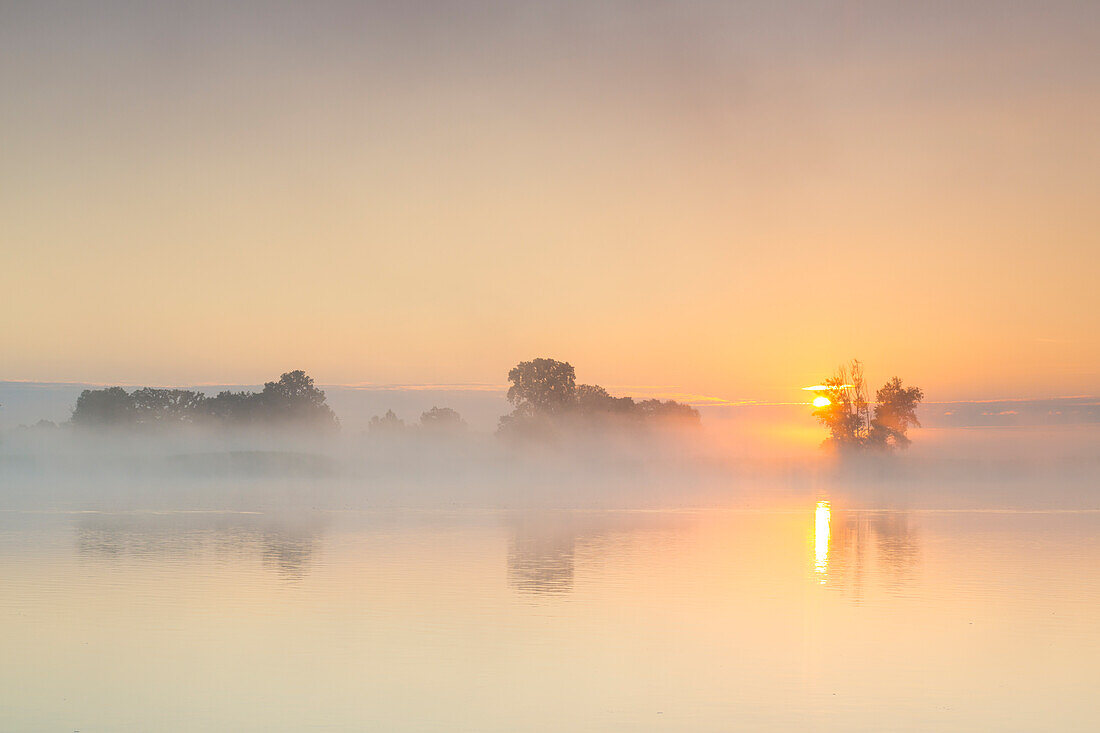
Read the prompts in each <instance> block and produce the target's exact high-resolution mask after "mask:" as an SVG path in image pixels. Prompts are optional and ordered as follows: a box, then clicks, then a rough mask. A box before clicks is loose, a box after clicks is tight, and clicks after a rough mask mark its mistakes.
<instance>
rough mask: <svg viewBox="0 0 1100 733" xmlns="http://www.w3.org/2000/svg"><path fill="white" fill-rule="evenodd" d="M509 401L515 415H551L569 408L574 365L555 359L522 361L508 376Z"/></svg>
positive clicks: (572, 397)
mask: <svg viewBox="0 0 1100 733" xmlns="http://www.w3.org/2000/svg"><path fill="white" fill-rule="evenodd" d="M508 381H509V382H511V383H512V386H511V387H509V388H508V401H509V402H511V403H512V405H513V406H514V407H515V409H516V413H518V414H553V413H556V412H562V411H564V410H567V409H568V408H569V407H571V406H572V405H573V403H574V400H575V398H576V391H577V375H576V373H575V372H574V370H573V365H572V364H570V363H569V362H565V361H556V360H554V359H532V360H531V361H521V362H520V363H519V364H517V365H516V366H514V367H512V369H511V371H509V372H508Z"/></svg>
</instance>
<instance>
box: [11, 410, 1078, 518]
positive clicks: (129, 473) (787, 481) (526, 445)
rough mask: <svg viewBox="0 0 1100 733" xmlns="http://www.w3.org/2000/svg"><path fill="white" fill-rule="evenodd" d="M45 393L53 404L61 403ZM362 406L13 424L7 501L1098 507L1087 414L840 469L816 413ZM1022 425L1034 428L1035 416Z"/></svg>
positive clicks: (957, 431)
mask: <svg viewBox="0 0 1100 733" xmlns="http://www.w3.org/2000/svg"><path fill="white" fill-rule="evenodd" d="M212 391H213V390H212ZM42 392H43V398H42V399H40V400H39V402H40V403H41V405H42V407H43V408H48V407H49V405H50V404H51V399H52V397H51V395H52V394H53V393H52V392H51V391H48V390H43V391H42ZM329 394H333V391H332V390H329ZM362 394H363V393H362V392H357V393H356V395H354V396H357V397H358V398H359V399H358V403H357V402H356V400H355V399H350V400H349V399H348V398H347V396H346V395H344V396H343V397H342V398H339V397H338V398H336V399H333V400H330V402H332V403H333V404H336V405H337V406H338V407H339V408H340V409H339V412H338V418H339V428H338V429H334V430H328V429H326V430H318V429H317V427H316V425H313V424H294V423H293V422H291V423H289V424H281V425H278V426H272V425H266V426H259V425H232V426H230V425H222V424H218V425H205V424H187V425H168V426H158V427H156V428H150V427H149V426H145V427H139V428H133V427H129V428H126V427H97V428H95V429H80V428H79V427H78V426H76V425H73V424H70V423H66V422H62V423H59V424H58V423H49V422H43V423H32V424H30V425H23V426H15V427H9V428H7V429H6V430H4V431H3V432H2V433H0V486H2V488H0V501H2V502H3V508H4V509H5V510H50V511H170V510H201V511H215V510H231V511H256V512H267V513H271V514H273V515H286V516H295V515H300V514H301V513H302V512H307V513H308V512H331V511H336V510H372V509H418V510H425V509H434V510H455V509H463V510H508V511H513V510H515V511H527V510H547V511H550V510H554V511H562V510H597V509H616V510H652V509H689V508H705V507H742V508H745V507H757V508H784V507H804V506H806V505H808V504H812V503H813V502H814V501H816V500H817V499H819V498H821V497H829V498H830V499H831V500H832V501H842V502H843V503H845V504H846V505H848V506H852V507H865V508H924V509H960V508H983V507H997V508H1030V509H1036V508H1042V509H1070V508H1095V507H1096V505H1097V496H1096V485H1095V476H1096V475H1097V469H1098V468H1100V424H1098V423H1097V422H1090V420H1092V419H1093V416H1094V408H1093V407H1091V406H1088V405H1086V406H1085V408H1083V409H1084V412H1082V413H1081V414H1080V415H1078V416H1077V417H1076V418H1075V419H1076V422H1066V421H1062V422H1060V423H1056V424H1036V423H1038V421H1037V420H1034V419H1032V420H1031V424H1027V422H1026V421H1025V423H1024V424H1011V425H988V424H985V425H982V424H970V425H967V424H963V425H957V424H955V425H952V424H945V422H946V421H947V420H949V419H950V418H952V417H953V416H954V415H957V414H958V413H959V412H960V409H959V407H958V406H957V405H955V406H954V407H953V409H951V410H950V412H951V413H952V415H951V416H947V418H944V417H943V416H942V413H943V412H945V411H947V410H944V409H943V408H942V407H941V406H937V405H934V404H933V405H925V406H923V407H922V408H921V413H920V414H921V418H922V421H923V423H924V424H925V427H924V428H921V429H918V430H914V431H913V432H912V434H911V435H912V445H911V446H910V447H909V448H908V449H907V450H904V451H895V452H890V453H883V454H868V455H838V454H836V453H835V452H831V451H828V450H826V449H823V448H822V446H821V443H822V440H823V439H824V437H825V433H824V432H823V431H822V430H821V428H820V427H818V426H816V425H815V424H814V421H813V420H812V419H811V415H810V408H809V407H808V406H806V405H777V406H767V405H763V406H760V405H757V406H746V407H742V408H728V407H727V408H711V409H707V408H701V410H700V414H701V417H700V419H699V420H698V422H697V423H691V424H679V423H676V422H675V421H673V422H659V423H654V424H648V423H647V424H639V423H638V422H637V421H632V420H627V419H617V418H615V419H605V420H600V421H598V422H595V423H593V422H591V421H587V422H586V421H585V420H578V419H562V420H560V421H558V422H556V423H554V426H553V429H552V430H547V431H544V432H539V433H537V434H534V435H526V436H522V437H515V436H513V437H509V436H508V435H504V434H502V433H501V432H500V431H499V430H498V429H495V428H496V426H495V425H494V422H495V421H490V420H488V419H486V418H485V417H483V415H489V414H492V413H493V412H494V411H496V412H498V419H499V413H501V412H504V411H505V410H506V409H507V408H508V404H507V402H506V401H505V400H504V399H503V396H502V394H501V393H500V392H491V391H483V392H478V393H476V394H475V395H474V396H471V393H469V392H464V393H463V396H464V397H465V398H466V403H465V404H464V405H463V407H464V408H465V409H466V411H467V414H473V415H479V416H482V417H480V418H479V419H475V420H472V421H471V422H473V423H474V424H470V423H467V422H466V420H465V418H464V417H463V416H462V415H461V413H458V412H457V411H454V413H455V414H456V416H457V417H458V420H459V421H458V422H456V423H455V424H453V425H443V426H439V425H436V426H434V427H433V426H432V425H428V424H425V423H422V422H420V421H419V419H418V418H419V416H420V415H426V414H431V409H432V408H436V409H437V411H441V408H442V405H437V404H435V403H436V402H437V401H438V400H440V399H441V398H444V397H448V396H450V397H453V396H454V393H453V391H452V392H447V391H442V392H441V393H440V392H437V393H433V392H430V391H425V390H409V391H407V392H405V393H401V392H398V391H396V390H385V391H381V392H379V393H374V394H373V396H372V398H371V400H367V401H365V400H364V399H363V398H362ZM22 404H23V407H22V409H23V411H24V413H27V412H29V411H30V410H32V409H33V405H34V404H35V399H34V398H32V397H27V396H26V395H25V396H24V400H23V403H22ZM386 404H395V405H396V406H398V408H399V409H400V410H401V412H392V411H390V412H389V415H390V416H392V418H393V420H392V421H391V422H392V424H388V423H387V422H386V420H385V418H386V415H387V412H386V411H383V410H382V407H383V406H384V405H386ZM429 404H430V405H431V406H432V407H431V408H429V407H427V405H429ZM356 408H358V409H357V410H356ZM70 410H71V408H70ZM44 411H45V412H47V414H51V413H49V412H48V409H44ZM981 412H986V413H989V412H991V411H990V410H975V413H976V414H980V413H981ZM997 412H1004V411H1003V410H998V411H997ZM1015 412H1016V414H1017V418H1016V419H1017V420H1019V418H1018V416H1019V413H1021V412H1026V410H1016V411H1015ZM1033 412H1035V413H1036V414H1039V413H1040V412H1041V411H1040V410H1038V409H1037V408H1036V409H1035V410H1033ZM1047 412H1050V411H1049V410H1047ZM52 414H54V415H56V413H52ZM1025 417H1026V415H1025ZM956 419H957V418H956ZM999 419H1005V418H1004V417H1002V418H999ZM971 422H978V420H971Z"/></svg>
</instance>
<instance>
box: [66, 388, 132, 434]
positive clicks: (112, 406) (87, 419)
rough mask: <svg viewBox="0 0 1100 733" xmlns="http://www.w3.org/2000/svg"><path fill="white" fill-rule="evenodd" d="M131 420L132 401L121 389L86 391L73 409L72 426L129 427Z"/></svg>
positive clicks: (127, 393) (81, 394) (128, 394)
mask: <svg viewBox="0 0 1100 733" xmlns="http://www.w3.org/2000/svg"><path fill="white" fill-rule="evenodd" d="M133 420H134V400H133V398H132V397H131V396H130V393H129V392H127V391H126V390H124V389H123V388H122V387H108V388H106V389H86V390H84V391H83V392H81V393H80V396H79V397H78V398H77V399H76V407H75V408H73V417H72V422H73V425H76V426H78V427H82V428H83V427H95V426H104V427H107V426H122V425H129V424H131V423H132V422H133Z"/></svg>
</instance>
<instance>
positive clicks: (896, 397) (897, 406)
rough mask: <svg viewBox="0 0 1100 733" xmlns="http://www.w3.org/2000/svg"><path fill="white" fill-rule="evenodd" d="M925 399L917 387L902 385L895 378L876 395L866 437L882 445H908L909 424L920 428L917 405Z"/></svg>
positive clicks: (899, 380) (895, 446)
mask: <svg viewBox="0 0 1100 733" xmlns="http://www.w3.org/2000/svg"><path fill="white" fill-rule="evenodd" d="M923 399H924V392H923V391H922V390H921V388H920V387H905V386H904V385H902V383H901V379H899V378H898V377H894V378H893V379H891V380H890V381H889V382H887V383H886V384H885V385H884V386H883V388H882V389H880V390H879V391H878V392H877V393H876V394H875V400H876V401H877V402H878V404H877V405H876V406H875V418H874V420H872V421H871V431H870V435H869V440H870V442H871V443H873V444H875V445H878V446H881V447H894V448H907V447H908V446H909V443H911V442H912V441H910V440H909V438H908V436H907V435H906V433H907V432H908V431H909V427H910V426H911V425H914V426H916V427H918V428H919V427H920V420H918V419H917V405H919V404H920V403H921V400H923Z"/></svg>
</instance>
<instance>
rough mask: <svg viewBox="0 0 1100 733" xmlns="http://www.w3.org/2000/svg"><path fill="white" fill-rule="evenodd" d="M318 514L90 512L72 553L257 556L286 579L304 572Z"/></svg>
mask: <svg viewBox="0 0 1100 733" xmlns="http://www.w3.org/2000/svg"><path fill="white" fill-rule="evenodd" d="M323 525H324V523H323V521H322V519H321V518H319V517H308V518H295V519H294V520H293V521H285V520H280V519H276V518H273V517H269V516H265V515H261V514H253V513H242V512H162V513H153V512H150V513H140V512H139V513H126V514H91V515H88V516H87V517H84V518H82V519H81V520H80V521H79V522H78V524H77V526H76V548H77V553H78V554H79V555H80V556H81V557H84V558H87V559H94V560H103V559H108V558H113V559H117V560H119V561H122V560H154V561H167V562H174V563H178V562H199V561H202V560H203V559H206V558H215V559H218V560H227V559H229V560H242V559H248V558H256V557H258V558H259V559H260V560H261V562H262V563H263V565H264V567H269V568H272V569H274V570H275V571H276V572H277V573H278V574H279V575H280V576H281V577H283V578H285V579H288V580H297V579H300V578H302V577H303V576H304V575H305V574H306V573H308V571H309V567H310V564H311V562H312V560H313V556H314V554H315V552H316V549H317V546H318V543H319V537H320V535H321V533H322V532H323V530H324V526H323Z"/></svg>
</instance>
